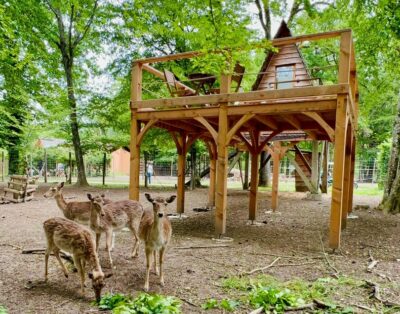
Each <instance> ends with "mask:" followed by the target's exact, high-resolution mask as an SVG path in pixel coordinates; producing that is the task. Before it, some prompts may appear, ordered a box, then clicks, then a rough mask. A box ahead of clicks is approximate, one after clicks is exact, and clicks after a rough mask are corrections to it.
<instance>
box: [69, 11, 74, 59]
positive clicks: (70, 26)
mask: <svg viewBox="0 0 400 314" xmlns="http://www.w3.org/2000/svg"><path fill="white" fill-rule="evenodd" d="M74 9H75V6H74V4H72V3H71V15H70V16H69V27H68V48H69V54H70V56H72V53H73V49H72V24H73V23H74Z"/></svg>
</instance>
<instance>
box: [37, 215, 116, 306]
mask: <svg viewBox="0 0 400 314" xmlns="http://www.w3.org/2000/svg"><path fill="white" fill-rule="evenodd" d="M43 228H44V232H45V234H46V239H47V249H46V255H45V273H44V276H45V281H46V282H47V279H48V262H49V256H50V253H51V252H53V253H54V255H55V257H56V258H57V260H58V262H59V263H60V266H61V268H62V270H63V272H64V275H65V277H67V278H68V272H67V269H66V268H65V265H64V264H63V262H62V260H61V258H60V250H63V251H66V252H69V253H71V254H72V257H73V259H74V264H75V267H76V268H77V269H78V273H79V275H80V277H81V294H82V295H84V286H85V265H86V263H88V264H89V266H90V268H91V270H92V271H91V272H89V274H88V275H89V278H90V279H91V280H92V287H93V290H94V293H95V296H96V300H97V301H99V300H100V298H101V290H102V288H103V287H104V285H105V284H104V279H105V278H108V277H110V276H112V274H108V275H104V273H103V272H102V270H101V266H100V263H99V258H98V256H97V253H96V249H95V245H94V239H93V236H92V234H91V232H90V231H89V230H88V229H87V228H86V227H84V226H82V225H80V224H78V223H76V222H74V221H72V220H68V219H65V218H50V219H48V220H46V221H45V222H44V223H43Z"/></svg>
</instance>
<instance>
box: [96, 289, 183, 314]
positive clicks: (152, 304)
mask: <svg viewBox="0 0 400 314" xmlns="http://www.w3.org/2000/svg"><path fill="white" fill-rule="evenodd" d="M180 307H181V302H180V300H178V299H176V298H174V297H171V296H163V295H159V294H152V295H151V294H147V293H141V294H139V295H138V296H137V297H136V298H132V297H130V296H126V295H123V294H114V295H111V294H106V295H105V296H103V297H102V298H101V300H100V302H99V308H100V309H101V310H112V312H113V313H114V314H129V313H132V314H178V313H181V310H180Z"/></svg>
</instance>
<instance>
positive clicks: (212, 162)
mask: <svg viewBox="0 0 400 314" xmlns="http://www.w3.org/2000/svg"><path fill="white" fill-rule="evenodd" d="M216 168H217V159H216V158H215V157H213V158H211V157H210V187H209V188H208V207H209V208H213V207H214V206H215V179H216Z"/></svg>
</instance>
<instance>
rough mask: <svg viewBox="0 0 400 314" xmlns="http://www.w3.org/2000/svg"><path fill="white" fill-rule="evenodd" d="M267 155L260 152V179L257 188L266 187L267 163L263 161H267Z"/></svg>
mask: <svg viewBox="0 0 400 314" xmlns="http://www.w3.org/2000/svg"><path fill="white" fill-rule="evenodd" d="M267 155H268V153H267V152H266V151H262V152H261V158H260V167H261V168H260V179H259V182H258V186H268V185H267V184H268V182H267V181H268V179H267V176H268V173H267V172H268V171H267V164H268V163H267V162H266V161H265V160H266V159H267Z"/></svg>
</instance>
